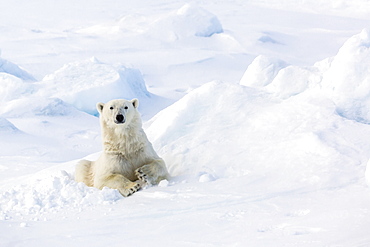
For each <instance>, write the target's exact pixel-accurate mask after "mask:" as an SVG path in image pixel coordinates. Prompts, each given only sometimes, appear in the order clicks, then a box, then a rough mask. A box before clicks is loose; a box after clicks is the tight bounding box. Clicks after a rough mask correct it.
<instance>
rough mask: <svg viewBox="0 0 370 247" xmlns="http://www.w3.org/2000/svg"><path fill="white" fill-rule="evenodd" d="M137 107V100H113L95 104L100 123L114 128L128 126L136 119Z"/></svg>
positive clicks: (137, 114)
mask: <svg viewBox="0 0 370 247" xmlns="http://www.w3.org/2000/svg"><path fill="white" fill-rule="evenodd" d="M138 106H139V100H138V99H133V100H125V99H115V100H111V101H109V102H108V103H105V104H104V103H97V104H96V108H97V110H98V111H99V113H100V119H101V121H102V122H103V123H104V124H106V125H108V126H111V127H114V128H116V127H118V125H121V126H127V125H130V123H131V122H132V120H133V119H137V118H138V117H139V112H138V111H137V108H138Z"/></svg>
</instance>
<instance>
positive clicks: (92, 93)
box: [40, 58, 150, 115]
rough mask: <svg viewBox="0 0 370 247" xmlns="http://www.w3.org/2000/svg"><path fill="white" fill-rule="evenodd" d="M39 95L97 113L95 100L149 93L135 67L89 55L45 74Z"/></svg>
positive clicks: (130, 97) (143, 96)
mask: <svg viewBox="0 0 370 247" xmlns="http://www.w3.org/2000/svg"><path fill="white" fill-rule="evenodd" d="M42 85H43V88H41V89H40V95H41V96H44V97H45V96H47V97H56V98H59V99H62V100H63V101H65V102H67V103H68V104H71V105H73V106H75V107H76V108H77V109H79V110H82V111H84V112H87V113H90V114H95V115H96V114H97V110H96V108H95V105H96V103H97V102H107V101H109V100H112V99H116V98H126V99H132V98H139V99H140V100H142V99H146V98H148V97H150V93H149V92H148V91H147V89H146V86H145V82H144V79H143V77H142V75H141V73H140V71H139V70H137V69H131V68H126V67H124V66H118V68H117V67H115V66H112V65H108V64H104V63H102V62H99V61H98V60H97V59H95V58H92V59H89V60H85V61H82V62H74V63H70V64H66V65H65V66H63V67H62V68H61V69H59V70H58V71H56V72H54V73H53V74H51V75H47V76H45V78H44V79H43V81H42Z"/></svg>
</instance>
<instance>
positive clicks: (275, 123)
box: [146, 82, 360, 189]
mask: <svg viewBox="0 0 370 247" xmlns="http://www.w3.org/2000/svg"><path fill="white" fill-rule="evenodd" d="M215 95H216V96H217V97H215ZM313 95H315V94H313ZM319 120H320V121H319ZM334 123H335V124H334ZM146 124H147V125H146V131H147V134H148V137H149V139H150V140H151V141H152V142H153V145H154V147H155V148H156V149H157V150H158V151H159V153H160V155H161V156H162V157H163V158H164V159H165V161H166V163H167V165H168V166H169V171H170V173H171V174H172V175H174V176H183V175H187V176H189V178H190V179H194V180H198V181H200V182H204V181H210V180H212V179H211V178H225V177H229V178H231V177H240V176H247V177H248V176H250V175H251V177H250V179H256V178H258V177H261V178H263V179H268V180H270V182H271V183H274V186H276V187H275V188H280V189H282V188H285V189H286V188H301V187H305V186H307V187H310V186H318V185H319V186H329V187H331V186H338V184H341V183H343V182H348V181H351V180H352V179H353V176H354V175H353V174H354V173H353V172H348V171H350V170H351V169H353V166H355V164H354V161H353V160H350V159H349V158H348V154H347V153H343V154H342V153H341V151H338V150H340V149H335V148H333V146H334V147H335V146H343V149H344V147H345V148H348V149H351V148H350V146H351V144H350V143H343V141H342V138H341V137H337V136H336V131H337V130H336V128H337V127H334V126H341V125H342V121H341V117H340V116H338V115H336V114H335V108H334V105H333V104H332V102H331V101H330V100H328V99H326V98H325V97H320V96H319V95H318V96H315V97H312V96H311V94H300V95H297V96H296V97H292V98H289V99H287V100H284V101H281V100H278V99H277V98H275V97H273V96H272V95H270V94H267V93H265V92H263V91H262V90H259V89H253V88H248V87H244V86H241V85H237V84H229V83H222V82H211V83H207V84H205V85H203V86H201V87H200V88H197V89H195V90H193V91H192V92H190V93H189V94H187V95H186V96H184V97H183V98H182V99H181V100H179V101H177V102H176V103H174V104H173V105H171V106H170V107H168V108H166V109H165V110H163V111H161V112H160V113H158V114H157V115H156V116H155V117H154V118H153V119H151V120H150V121H149V122H147V123H146ZM338 128H339V127H338ZM324 133H325V134H324ZM347 146H348V147H347ZM231 157H232V158H231ZM298 164H299V167H297V165H298ZM347 173H348V174H347ZM197 174H207V175H204V176H201V177H199V176H198V175H197ZM358 174H360V173H358ZM358 174H356V175H358ZM198 177H199V178H198Z"/></svg>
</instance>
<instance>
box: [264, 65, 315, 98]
mask: <svg viewBox="0 0 370 247" xmlns="http://www.w3.org/2000/svg"><path fill="white" fill-rule="evenodd" d="M320 80H321V77H320V75H319V72H318V70H317V69H316V68H315V67H312V68H311V67H309V68H304V67H299V66H288V67H285V68H283V69H281V70H280V71H279V72H278V74H277V75H276V77H275V78H274V79H273V81H272V82H271V83H270V84H269V85H268V86H266V88H265V89H266V90H267V91H268V92H271V93H273V94H274V95H275V96H276V97H279V98H281V99H287V98H289V97H292V96H294V95H297V94H300V93H302V92H304V91H305V90H306V89H308V88H312V87H314V86H316V85H317V84H318V83H319V82H320Z"/></svg>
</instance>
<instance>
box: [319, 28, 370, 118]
mask: <svg viewBox="0 0 370 247" xmlns="http://www.w3.org/2000/svg"><path fill="white" fill-rule="evenodd" d="M322 85H323V87H324V89H326V91H327V93H328V94H329V95H330V96H331V98H332V99H333V101H334V102H335V104H336V106H337V111H338V113H339V114H341V115H343V116H344V117H347V118H349V119H354V120H357V121H361V122H365V123H370V30H363V31H362V32H361V33H360V34H358V35H355V36H353V37H351V38H350V39H348V40H347V41H346V42H345V44H344V45H343V46H342V47H341V48H340V50H339V52H338V54H337V55H336V56H335V57H334V58H333V59H332V62H331V64H330V67H329V69H328V70H327V71H326V72H325V73H324V75H323V80H322Z"/></svg>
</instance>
